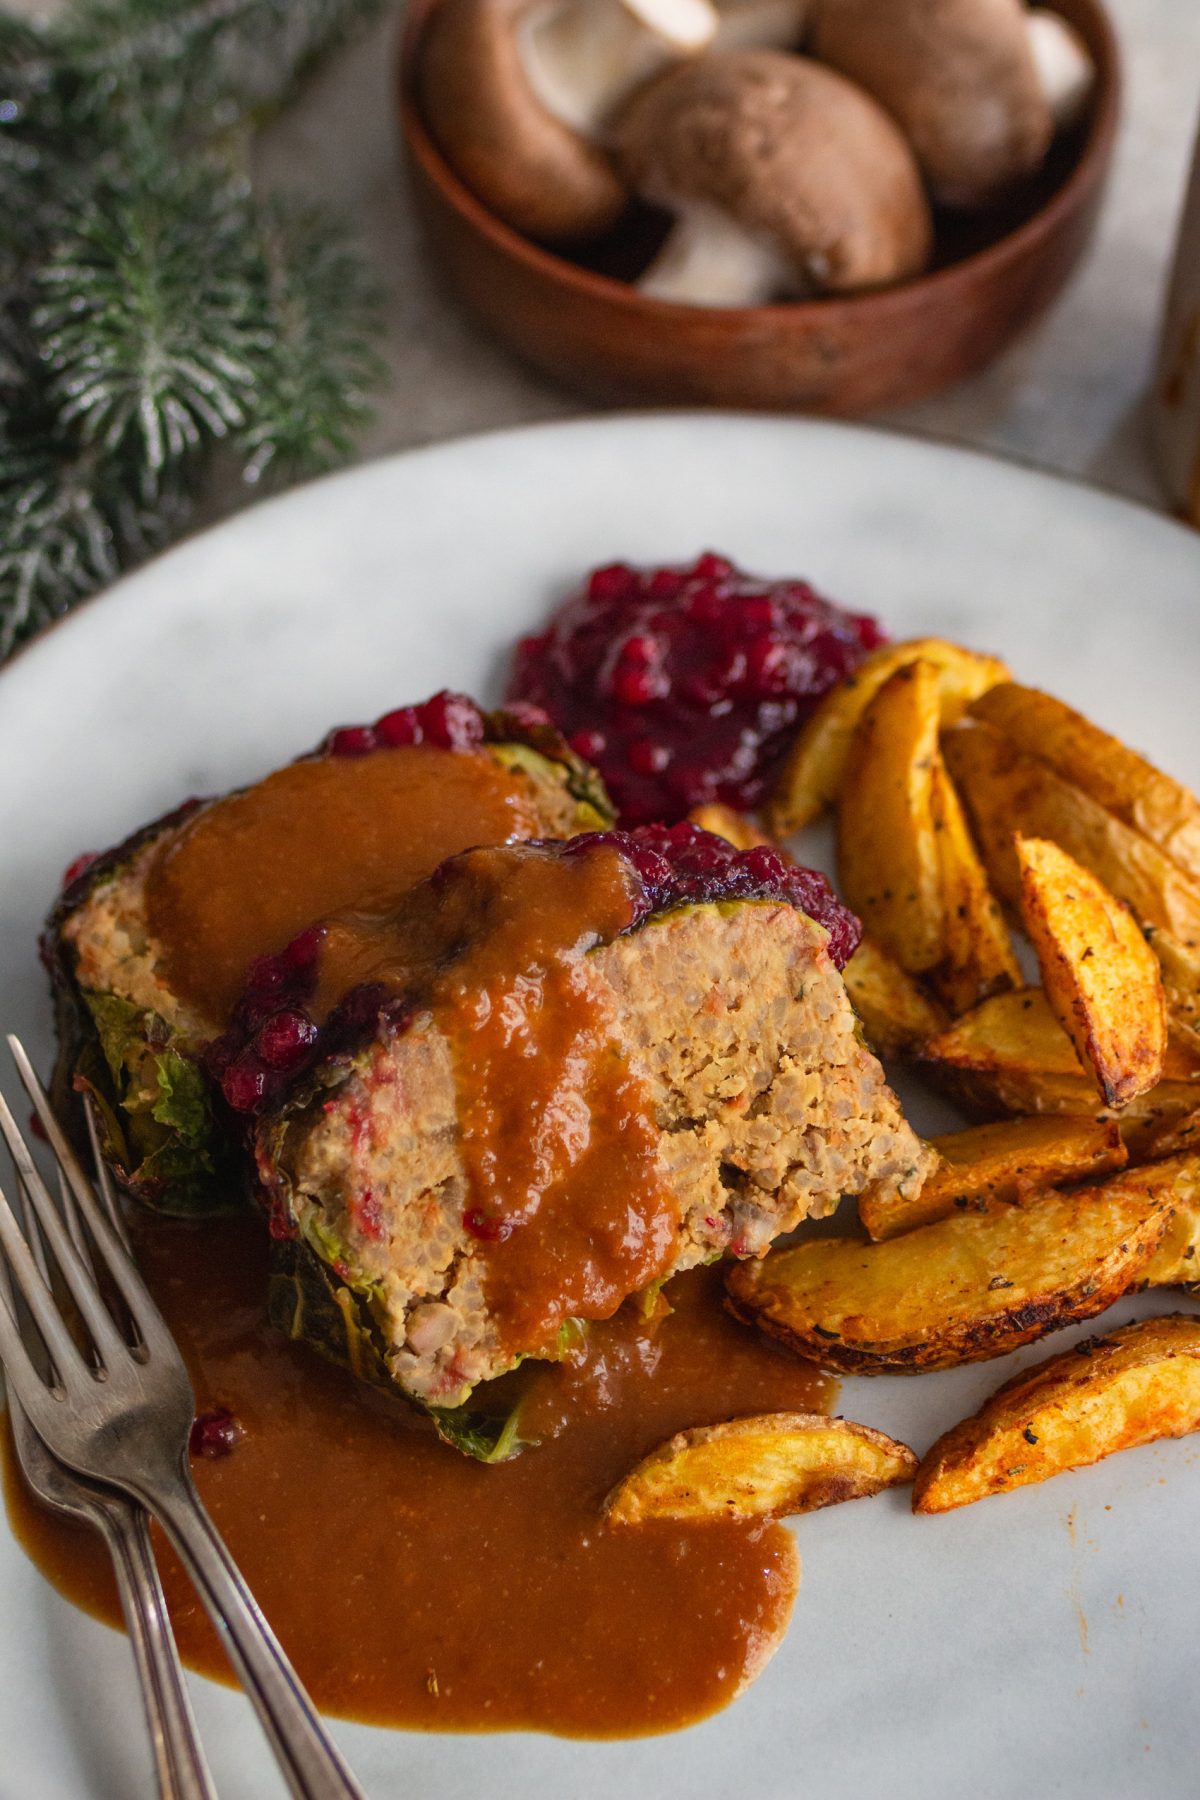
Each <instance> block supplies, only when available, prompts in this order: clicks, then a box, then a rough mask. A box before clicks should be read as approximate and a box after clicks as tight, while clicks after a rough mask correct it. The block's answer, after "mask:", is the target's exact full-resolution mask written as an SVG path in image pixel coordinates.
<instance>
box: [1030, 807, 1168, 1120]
mask: <svg viewBox="0 0 1200 1800" xmlns="http://www.w3.org/2000/svg"><path fill="white" fill-rule="evenodd" d="M1016 852H1017V862H1018V865H1019V867H1020V870H1021V912H1022V916H1023V918H1024V920H1025V930H1026V932H1027V934H1028V936H1029V940H1030V942H1031V943H1032V945H1033V947H1034V950H1035V952H1036V953H1037V959H1038V964H1039V966H1040V968H1041V971H1042V983H1043V987H1044V989H1045V994H1046V998H1047V1000H1048V1001H1049V1003H1050V1008H1051V1010H1052V1012H1053V1013H1054V1016H1055V1018H1056V1019H1057V1020H1058V1022H1059V1024H1060V1025H1061V1026H1062V1028H1063V1030H1064V1031H1065V1032H1066V1033H1067V1035H1068V1037H1069V1038H1070V1039H1071V1042H1072V1043H1073V1044H1074V1046H1075V1049H1076V1052H1077V1054H1078V1056H1079V1059H1080V1061H1081V1062H1083V1063H1084V1064H1086V1065H1088V1066H1089V1067H1090V1068H1091V1069H1092V1070H1093V1072H1094V1074H1095V1076H1096V1081H1097V1084H1098V1086H1099V1088H1100V1092H1101V1094H1102V1095H1103V1096H1104V1099H1105V1102H1106V1103H1107V1104H1108V1105H1109V1106H1116V1107H1120V1106H1125V1105H1127V1104H1128V1102H1129V1101H1130V1100H1132V1099H1134V1098H1135V1097H1136V1096H1137V1095H1138V1094H1144V1093H1146V1091H1147V1090H1148V1089H1149V1088H1152V1087H1154V1086H1155V1085H1156V1084H1157V1083H1158V1082H1159V1081H1160V1080H1161V1079H1162V1071H1163V1062H1164V1060H1165V1057H1166V1053H1167V1007H1166V1000H1165V998H1164V996H1163V984H1162V975H1161V973H1160V971H1159V966H1158V959H1157V957H1156V956H1155V954H1154V952H1153V950H1152V949H1151V948H1150V946H1149V944H1148V943H1147V942H1146V939H1145V938H1144V936H1143V935H1142V933H1141V931H1140V930H1139V929H1138V926H1137V923H1136V921H1135V920H1134V917H1133V915H1132V913H1130V912H1129V911H1128V910H1127V908H1126V907H1124V906H1122V905H1121V903H1120V902H1119V901H1118V900H1114V898H1113V896H1112V895H1111V894H1110V893H1109V891H1108V889H1107V888H1106V887H1105V886H1104V884H1103V883H1102V882H1100V881H1097V879H1096V877H1095V876H1094V875H1093V874H1092V873H1091V871H1090V870H1088V869H1082V868H1080V866H1079V864H1078V863H1077V862H1076V861H1075V859H1074V857H1071V856H1068V855H1067V853H1066V851H1065V850H1063V849H1061V848H1060V846H1059V845H1058V844H1052V843H1050V841H1049V840H1048V839H1047V838H1027V837H1022V836H1021V835H1020V834H1019V833H1018V834H1017V840H1016Z"/></svg>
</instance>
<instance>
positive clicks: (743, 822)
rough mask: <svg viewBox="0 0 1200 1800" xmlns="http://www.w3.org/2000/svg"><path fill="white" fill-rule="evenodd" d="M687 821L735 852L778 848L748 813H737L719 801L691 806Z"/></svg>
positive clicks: (734, 809) (734, 808) (731, 807)
mask: <svg viewBox="0 0 1200 1800" xmlns="http://www.w3.org/2000/svg"><path fill="white" fill-rule="evenodd" d="M688 821H689V823H690V824H692V825H699V827H700V829H701V830H702V831H711V832H712V834H713V836H714V837H721V838H724V839H725V842H726V843H727V844H732V845H733V847H734V849H735V850H757V849H758V848H759V847H760V846H762V845H767V846H769V847H770V848H771V849H772V850H777V849H778V848H779V846H778V845H777V844H776V842H775V840H774V838H769V837H768V836H767V834H766V832H765V831H760V830H759V828H758V826H757V825H756V824H755V823H754V820H753V819H752V818H751V817H750V814H749V813H744V812H738V810H737V808H736V807H733V806H725V805H723V804H722V803H721V801H719V800H711V801H709V802H707V803H706V804H705V805H704V806H693V808H692V810H691V812H690V813H689V814H688Z"/></svg>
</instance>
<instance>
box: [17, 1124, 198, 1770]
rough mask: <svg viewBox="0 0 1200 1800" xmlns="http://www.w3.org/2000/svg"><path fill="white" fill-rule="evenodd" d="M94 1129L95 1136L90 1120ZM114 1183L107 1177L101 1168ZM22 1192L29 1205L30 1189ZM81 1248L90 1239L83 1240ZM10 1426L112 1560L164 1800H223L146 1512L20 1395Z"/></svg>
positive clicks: (58, 1508)
mask: <svg viewBox="0 0 1200 1800" xmlns="http://www.w3.org/2000/svg"><path fill="white" fill-rule="evenodd" d="M88 1126H89V1130H94V1126H93V1124H92V1117H91V1113H90V1112H89V1114H88ZM101 1172H102V1175H104V1176H105V1177H107V1171H105V1170H103V1169H102V1171H101ZM17 1187H18V1193H19V1194H20V1196H21V1198H22V1201H24V1199H25V1190H24V1185H23V1183H20V1182H18V1184H17ZM62 1190H63V1191H62V1193H61V1196H60V1198H61V1200H62V1203H63V1210H64V1215H65V1216H66V1217H67V1218H68V1221H70V1210H69V1209H70V1206H71V1204H72V1202H71V1200H70V1196H69V1190H68V1189H67V1188H66V1185H65V1183H63V1184H62ZM101 1194H102V1197H103V1201H104V1206H105V1210H106V1212H107V1213H108V1215H109V1217H110V1219H111V1221H112V1224H113V1228H114V1230H116V1231H117V1232H118V1233H121V1232H122V1226H121V1221H120V1214H119V1211H118V1210H117V1206H116V1201H115V1197H114V1195H113V1193H112V1190H111V1186H110V1185H109V1184H108V1182H107V1179H105V1180H104V1181H102V1184H101ZM22 1211H23V1213H24V1223H25V1228H26V1233H27V1236H28V1239H29V1244H30V1248H31V1250H32V1252H33V1255H34V1260H35V1261H36V1262H37V1264H38V1268H39V1271H40V1273H41V1275H42V1277H43V1279H44V1280H45V1281H46V1282H47V1284H48V1283H49V1278H50V1272H49V1268H48V1267H47V1265H46V1262H45V1259H44V1254H43V1249H42V1243H41V1238H40V1235H39V1234H38V1232H37V1230H36V1227H31V1225H30V1219H29V1210H28V1207H27V1206H26V1205H23V1206H22ZM78 1241H79V1243H80V1246H81V1248H82V1245H83V1240H82V1235H80V1238H79V1240H78ZM0 1299H3V1300H5V1301H7V1302H8V1303H9V1305H10V1306H11V1304H12V1288H11V1286H10V1285H9V1281H8V1273H7V1269H6V1267H5V1264H4V1260H3V1258H2V1257H0ZM8 1421H9V1429H10V1431H11V1432H12V1440H13V1448H14V1450H15V1451H16V1457H17V1462H18V1464H19V1465H20V1469H21V1474H22V1475H23V1477H24V1479H25V1482H26V1485H27V1486H28V1487H29V1488H30V1489H31V1490H32V1492H33V1493H34V1494H36V1496H37V1498H38V1499H39V1500H40V1501H41V1502H42V1503H43V1504H44V1505H46V1506H49V1507H50V1508H51V1509H52V1510H53V1511H54V1512H57V1513H64V1514H65V1515H66V1516H67V1517H68V1518H72V1519H78V1520H80V1521H82V1523H84V1524H85V1525H90V1526H91V1527H92V1528H93V1530H95V1531H97V1532H99V1534H100V1536H101V1538H102V1539H103V1540H104V1544H105V1547H106V1549H107V1550H108V1554H109V1557H110V1558H111V1561H112V1566H113V1574H114V1575H115V1577H116V1582H117V1592H118V1594H119V1596H120V1601H121V1611H122V1613H123V1614H124V1617H125V1626H126V1630H127V1631H128V1634H129V1643H130V1648H131V1649H132V1652H133V1660H134V1663H135V1665H136V1668H137V1674H138V1683H139V1686H140V1688H141V1694H142V1703H143V1705H144V1707H145V1711H146V1723H147V1725H148V1727H149V1731H150V1746H151V1751H152V1754H153V1757H154V1771H155V1776H156V1778H157V1782H158V1791H159V1794H160V1795H161V1796H162V1800H216V1790H215V1789H214V1787H213V1785H212V1778H211V1776H210V1775H209V1772H208V1765H207V1763H206V1762H205V1760H204V1752H203V1750H202V1749H201V1747H200V1739H199V1737H198V1735H197V1732H196V1721H195V1719H194V1718H193V1716H192V1708H191V1702H190V1701H189V1699H188V1694H187V1688H186V1686H185V1684H184V1679H183V1669H182V1666H181V1664H180V1661H179V1651H178V1649H177V1647H176V1643H175V1633H174V1631H173V1630H172V1628H171V1619H170V1615H169V1613H168V1612H167V1604H166V1599H165V1597H164V1595H163V1591H162V1583H161V1581H160V1580H159V1576H158V1567H157V1565H156V1563H155V1560H154V1548H153V1545H152V1544H151V1541H150V1526H149V1520H148V1519H147V1517H146V1514H145V1511H144V1510H143V1508H142V1507H140V1506H138V1505H136V1504H135V1503H134V1502H133V1501H132V1500H127V1499H126V1498H125V1497H124V1495H122V1494H118V1493H117V1492H116V1491H115V1490H113V1489H111V1488H102V1487H97V1486H96V1485H95V1484H94V1483H93V1482H90V1481H85V1480H84V1478H83V1477H82V1476H81V1475H76V1474H73V1473H72V1471H71V1470H70V1469H68V1468H67V1467H66V1466H65V1465H64V1464H63V1463H60V1462H59V1461H58V1460H57V1459H56V1458H55V1457H53V1456H51V1454H50V1452H49V1451H48V1450H47V1448H46V1446H45V1444H43V1442H42V1440H41V1438H40V1437H39V1436H38V1435H37V1432H36V1431H34V1429H33V1427H32V1425H30V1423H29V1420H28V1418H27V1417H26V1415H25V1412H24V1409H23V1408H22V1406H21V1403H20V1401H19V1400H18V1399H17V1398H16V1396H15V1394H10V1395H9V1396H8Z"/></svg>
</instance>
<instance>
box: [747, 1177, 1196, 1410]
mask: <svg viewBox="0 0 1200 1800" xmlns="http://www.w3.org/2000/svg"><path fill="white" fill-rule="evenodd" d="M1191 1162H1192V1159H1191V1158H1190V1157H1183V1158H1171V1159H1168V1160H1166V1161H1164V1162H1159V1163H1150V1164H1148V1165H1147V1166H1146V1167H1144V1168H1139V1169H1129V1170H1124V1171H1122V1173H1120V1174H1118V1175H1112V1176H1110V1177H1109V1179H1108V1180H1107V1181H1105V1182H1102V1183H1100V1184H1098V1185H1097V1186H1094V1187H1087V1188H1076V1189H1074V1190H1072V1191H1071V1192H1069V1193H1059V1192H1057V1191H1054V1190H1051V1191H1050V1192H1047V1193H1043V1194H1038V1195H1037V1196H1035V1197H1033V1198H1031V1199H1030V1200H1029V1201H1028V1202H1027V1203H1026V1204H1025V1205H1024V1206H1007V1205H1002V1204H1001V1205H993V1206H990V1207H989V1208H988V1209H987V1210H986V1211H985V1212H958V1213H955V1214H954V1216H953V1217H952V1218H948V1219H940V1220H939V1221H938V1223H937V1224H936V1225H926V1226H923V1227H922V1228H921V1229H920V1230H919V1231H909V1232H906V1233H905V1234H904V1235H903V1236H902V1237H897V1238H891V1239H890V1240H889V1241H888V1242H887V1243H884V1244H866V1243H861V1242H859V1241H858V1240H856V1239H853V1238H810V1239H808V1240H807V1241H806V1242H804V1243H802V1244H798V1245H796V1246H795V1247H794V1248H792V1249H787V1250H773V1251H771V1252H770V1254H769V1255H767V1256H766V1257H764V1258H763V1260H762V1261H761V1262H751V1263H739V1264H737V1265H736V1266H735V1267H734V1268H733V1269H731V1270H730V1273H729V1277H728V1280H727V1282H726V1290H727V1292H728V1295H729V1299H730V1303H731V1306H732V1309H733V1311H734V1312H735V1313H736V1314H737V1315H738V1316H739V1317H740V1318H743V1319H746V1320H747V1321H749V1322H750V1323H753V1324H757V1325H760V1326H761V1327H762V1328H763V1330H764V1331H767V1332H769V1333H770V1334H771V1335H772V1336H773V1337H777V1338H780V1339H781V1340H782V1341H783V1342H784V1343H786V1344H788V1345H789V1346H790V1347H791V1348H792V1349H793V1350H796V1351H798V1352H799V1354H800V1355H801V1356H805V1357H808V1358H809V1360H810V1361H812V1362H815V1363H818V1364H819V1365H820V1366H821V1367H822V1368H824V1369H833V1370H835V1371H837V1372H843V1371H844V1372H846V1373H856V1374H860V1375H863V1374H887V1373H893V1372H903V1371H909V1370H912V1371H916V1370H920V1369H948V1368H952V1367H954V1366H955V1365H957V1364H959V1363H964V1362H979V1361H984V1360H986V1359H987V1358H989V1357H993V1356H1003V1355H1005V1354H1006V1353H1007V1352H1008V1351H1009V1350H1016V1349H1018V1348H1019V1346H1020V1345H1022V1344H1028V1343H1031V1342H1032V1341H1033V1340H1034V1339H1035V1338H1040V1337H1044V1336H1045V1335H1046V1333H1047V1332H1049V1331H1056V1330H1058V1329H1059V1327H1060V1326H1063V1325H1071V1324H1074V1323H1075V1322H1076V1321H1077V1320H1080V1319H1090V1318H1094V1316H1095V1315H1096V1314H1097V1313H1099V1312H1103V1310H1104V1308H1105V1307H1106V1306H1111V1305H1112V1303H1113V1301H1114V1300H1117V1299H1119V1298H1120V1296H1121V1295H1122V1294H1123V1293H1125V1292H1126V1291H1127V1290H1128V1289H1129V1288H1130V1287H1132V1286H1133V1284H1134V1283H1135V1282H1136V1281H1137V1280H1138V1279H1139V1277H1140V1276H1141V1273H1142V1270H1143V1269H1144V1268H1145V1266H1146V1264H1147V1263H1148V1262H1149V1261H1150V1259H1151V1257H1152V1256H1153V1255H1154V1252H1155V1250H1156V1249H1157V1248H1158V1246H1159V1243H1160V1242H1161V1240H1162V1237H1163V1234H1164V1232H1165V1231H1166V1229H1167V1225H1168V1223H1169V1221H1170V1218H1171V1208H1172V1205H1173V1203H1174V1196H1175V1190H1176V1187H1177V1186H1178V1185H1179V1184H1180V1183H1181V1182H1182V1181H1184V1180H1185V1179H1186V1178H1187V1174H1188V1171H1190V1168H1191Z"/></svg>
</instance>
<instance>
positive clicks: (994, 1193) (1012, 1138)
mask: <svg viewBox="0 0 1200 1800" xmlns="http://www.w3.org/2000/svg"><path fill="white" fill-rule="evenodd" d="M930 1143H931V1146H932V1148H933V1149H934V1150H935V1151H936V1152H937V1158H938V1160H937V1165H936V1167H935V1168H934V1171H933V1173H932V1174H931V1175H928V1176H926V1178H925V1183H924V1186H923V1187H922V1188H921V1190H920V1192H919V1193H917V1194H914V1195H908V1194H904V1195H898V1194H895V1193H888V1192H883V1193H881V1192H879V1191H878V1190H877V1189H874V1188H867V1189H866V1190H865V1192H863V1193H862V1194H860V1195H859V1199H858V1216H859V1218H860V1219H861V1220H862V1223H863V1226H864V1228H865V1230H866V1232H867V1235H868V1237H870V1238H872V1239H874V1241H875V1242H876V1243H881V1242H883V1241H884V1240H885V1239H886V1238H891V1237H898V1236H899V1235H900V1233H901V1232H902V1231H914V1230H916V1229H917V1227H918V1226H921V1225H932V1224H933V1223H934V1221H935V1220H936V1219H945V1218H949V1217H950V1215H951V1214H952V1213H954V1212H966V1211H968V1210H974V1211H976V1212H980V1211H985V1210H986V1209H987V1207H988V1206H989V1205H991V1204H992V1203H993V1202H995V1201H1003V1200H1007V1201H1013V1202H1020V1201H1023V1200H1026V1199H1028V1198H1029V1196H1030V1195H1031V1194H1035V1193H1038V1192H1040V1191H1041V1190H1042V1189H1043V1188H1053V1187H1061V1186H1063V1184H1064V1183H1066V1182H1068V1181H1085V1180H1087V1179H1088V1177H1089V1176H1090V1177H1091V1178H1092V1179H1093V1180H1094V1179H1095V1178H1096V1177H1097V1176H1099V1175H1107V1174H1110V1173H1111V1172H1112V1171H1113V1170H1115V1169H1123V1168H1124V1167H1125V1164H1126V1162H1127V1161H1128V1159H1129V1153H1128V1151H1127V1150H1126V1148H1125V1145H1124V1143H1123V1142H1122V1140H1121V1133H1120V1129H1119V1127H1118V1126H1117V1124H1116V1123H1115V1121H1113V1120H1100V1119H1089V1118H1079V1119H1071V1118H1057V1117H1053V1116H1044V1115H1043V1116H1038V1115H1035V1116H1034V1117H1032V1118H1028V1119H1002V1120H1000V1121H999V1122H997V1123H996V1124H993V1125H972V1126H970V1127H968V1129H967V1130H966V1131H953V1132H949V1133H948V1134H947V1135H945V1136H944V1137H935V1138H932V1139H931V1140H930Z"/></svg>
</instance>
